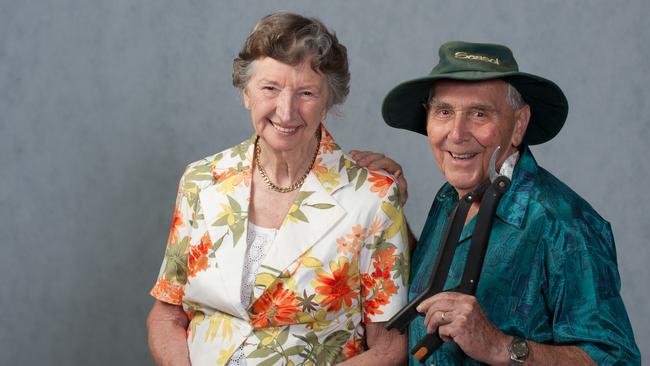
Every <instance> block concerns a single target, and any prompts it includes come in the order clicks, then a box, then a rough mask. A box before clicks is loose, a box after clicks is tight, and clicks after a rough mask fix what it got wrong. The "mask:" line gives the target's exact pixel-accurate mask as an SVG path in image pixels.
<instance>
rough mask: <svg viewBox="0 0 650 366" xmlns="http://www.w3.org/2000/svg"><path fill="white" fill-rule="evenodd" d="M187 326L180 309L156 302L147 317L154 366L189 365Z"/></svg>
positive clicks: (185, 316)
mask: <svg viewBox="0 0 650 366" xmlns="http://www.w3.org/2000/svg"><path fill="white" fill-rule="evenodd" d="M188 324H189V319H188V318H187V315H186V314H185V311H183V308H182V307H180V306H178V305H171V304H167V303H164V302H162V301H159V300H156V302H155V303H154V304H153V306H152V307H151V311H150V312H149V316H148V317H147V330H148V331H149V337H148V340H149V349H150V350H151V355H152V356H153V359H154V362H156V365H158V366H162V365H174V366H175V365H188V366H189V365H190V355H189V350H188V348H187V338H186V333H185V332H186V330H187V325H188Z"/></svg>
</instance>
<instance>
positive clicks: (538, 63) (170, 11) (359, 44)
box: [0, 0, 650, 365]
mask: <svg viewBox="0 0 650 366" xmlns="http://www.w3.org/2000/svg"><path fill="white" fill-rule="evenodd" d="M648 4H649V3H648V2H645V1H643V0H638V1H617V2H610V1H582V2H577V1H544V2H533V1H480V2H479V1H453V2H452V1H435V2H434V1H404V2H394V1H388V0H386V1H367V2H362V1H358V2H352V1H343V0H342V1H318V2H290V1H256V2H244V1H242V2H239V1H232V2H219V1H215V0H192V1H171V0H155V1H154V0H151V1H135V0H132V1H127V0H112V1H87V0H85V1H82V0H52V1H33V0H20V1H9V0H1V1H0V177H1V178H0V248H1V250H2V251H1V254H0V274H1V275H0V308H1V309H2V310H1V311H0V364H5V365H37V364H39V365H43V364H45V365H119V364H123V365H142V364H151V361H150V358H149V355H148V351H147V346H146V330H145V318H146V314H147V311H148V309H149V307H150V306H151V304H152V299H151V298H150V297H149V295H148V291H149V289H150V288H151V286H152V284H153V282H154V279H155V277H156V275H157V272H158V269H159V265H160V262H161V260H162V256H163V250H164V246H165V240H166V237H167V233H168V228H169V224H170V222H171V215H172V206H173V201H174V197H175V193H176V188H177V182H178V177H179V176H180V174H181V173H182V171H183V168H184V166H185V164H187V163H188V162H190V161H194V160H196V159H199V158H201V157H203V156H206V155H209V154H212V153H214V152H216V151H219V150H221V149H224V148H226V147H229V146H231V145H233V144H235V143H237V142H239V141H241V140H243V139H245V138H247V137H248V136H249V135H250V134H251V132H252V127H251V124H250V118H249V116H248V115H247V113H246V112H245V111H244V109H243V108H242V106H241V101H240V97H239V95H238V94H237V92H236V90H235V89H234V88H233V87H232V86H231V81H230V72H231V62H232V59H233V57H235V55H236V53H237V52H238V50H239V48H240V47H241V44H242V42H243V40H244V38H245V37H246V35H247V34H248V32H249V31H250V29H251V27H252V25H253V24H254V23H255V21H256V20H257V19H258V18H259V17H261V16H262V15H265V14H267V13H269V12H271V11H274V10H279V9H289V10H293V11H297V12H301V13H304V14H306V15H310V16H317V17H319V18H320V19H322V20H323V21H324V22H325V23H326V24H327V25H328V26H330V27H331V28H332V29H334V30H335V31H336V32H337V34H338V36H339V37H340V39H341V41H342V42H343V43H344V44H345V45H347V47H348V50H349V55H350V60H351V72H352V90H351V93H350V96H349V98H348V100H347V102H346V104H345V105H344V106H342V107H341V108H340V111H339V113H338V115H336V116H330V117H329V118H328V121H327V122H326V124H327V126H328V127H329V128H330V130H331V132H332V134H333V135H334V136H335V138H336V139H337V140H338V142H339V143H340V144H341V145H342V146H343V147H344V148H347V149H351V148H359V149H371V150H376V151H381V152H385V153H387V154H389V155H390V156H392V157H394V158H395V159H396V160H398V161H399V162H401V163H402V164H403V166H404V170H405V172H406V176H407V177H408V179H409V183H410V197H411V199H410V201H409V202H408V204H407V207H406V211H407V215H408V218H409V220H410V222H411V224H412V227H413V228H414V230H415V231H416V232H419V230H421V228H422V225H423V223H424V218H425V215H426V212H427V211H428V208H429V205H430V203H431V199H432V195H433V194H434V193H435V192H436V190H437V189H438V187H439V186H440V185H441V184H442V182H443V180H442V178H441V176H440V174H439V173H438V172H437V169H436V167H435V165H434V161H433V158H432V157H431V154H430V152H429V147H428V145H427V143H426V140H425V139H424V138H423V137H421V136H416V135H415V134H410V133H407V132H404V131H398V130H393V129H390V128H388V127H386V126H385V125H384V123H383V122H382V119H381V115H380V104H381V101H382V98H383V96H384V95H385V93H386V92H387V91H388V90H389V89H390V88H391V87H393V86H394V85H396V84H397V83H398V82H400V81H402V80H405V79H408V78H412V77H416V76H420V75H423V74H425V73H427V72H428V71H429V70H430V69H431V67H432V66H433V64H434V62H435V61H436V59H437V48H438V46H439V45H440V44H441V43H443V42H444V41H447V40H451V39H463V40H471V41H478V42H503V43H506V44H508V45H510V46H511V48H512V49H513V50H514V52H515V55H516V56H517V59H518V61H519V64H520V66H521V68H522V69H523V70H525V71H529V72H533V73H538V74H541V75H544V76H546V77H548V78H550V79H552V80H555V81H556V82H557V83H558V84H559V85H560V86H561V87H562V88H563V89H564V91H565V92H566V94H567V97H568V99H569V102H570V113H569V118H568V122H567V124H566V127H565V128H564V130H563V131H562V132H561V134H560V135H559V136H558V137H557V138H556V139H554V140H552V141H551V142H549V143H547V144H545V145H542V146H536V147H533V151H534V152H535V154H536V157H537V159H538V161H539V162H540V164H541V165H543V166H545V167H546V168H547V169H549V170H550V171H551V172H553V173H554V174H556V175H557V176H558V177H559V178H561V179H562V180H564V181H565V182H567V183H568V184H569V185H570V186H571V187H573V188H574V190H576V191H577V192H579V193H580V194H581V195H583V197H585V198H586V199H587V200H588V201H589V202H591V204H592V205H593V206H594V207H595V208H596V209H597V210H598V211H599V212H600V213H601V214H602V215H603V216H604V217H605V218H606V219H608V220H609V221H610V222H611V223H612V226H613V228H614V235H615V238H616V243H617V253H618V263H619V269H620V273H621V277H622V293H623V297H624V299H625V303H626V305H627V309H628V311H629V315H630V318H631V321H632V324H633V327H634V332H635V335H636V340H637V343H638V345H639V347H640V348H641V350H642V353H643V355H644V356H645V357H646V358H647V357H649V356H650V316H648V312H647V309H648V303H649V302H650V291H648V290H649V289H650V286H649V285H648V280H649V279H650V269H649V268H650V265H648V263H649V262H650V250H649V249H648V238H650V225H649V222H648V214H647V212H648V210H649V208H650V194H649V193H648V188H647V187H648V183H649V182H650V176H649V174H648V172H649V171H650V169H649V164H648V162H647V155H648V153H650V149H649V148H648V141H649V140H650V130H649V127H648V119H649V118H648V116H650V103H648V100H650V91H649V86H648V82H650V76H649V75H650V67H649V66H648V65H650V62H648V60H650V50H649V47H648V43H647V42H648V39H650V29H649V24H650V23H649V22H648V21H647V18H648V15H650V14H649V11H648V10H649V5H648Z"/></svg>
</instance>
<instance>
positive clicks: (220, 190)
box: [199, 137, 254, 319]
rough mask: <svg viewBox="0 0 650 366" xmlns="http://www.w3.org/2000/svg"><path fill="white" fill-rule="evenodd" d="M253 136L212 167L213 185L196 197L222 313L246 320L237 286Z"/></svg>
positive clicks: (246, 222) (248, 198)
mask: <svg viewBox="0 0 650 366" xmlns="http://www.w3.org/2000/svg"><path fill="white" fill-rule="evenodd" d="M252 141H254V137H253V138H251V139H250V140H247V141H245V142H244V143H242V144H240V145H237V146H235V147H234V148H232V149H230V150H228V151H226V152H225V154H226V156H225V157H224V162H223V163H221V164H218V165H217V166H215V168H214V169H213V171H212V174H213V176H214V178H215V180H214V184H212V185H211V186H209V187H207V188H205V189H203V190H201V192H200V193H199V197H200V199H201V207H202V209H203V215H204V220H205V224H206V226H207V230H208V233H209V235H210V238H211V240H212V243H213V248H214V249H213V252H214V256H213V258H210V267H211V268H212V270H214V271H215V272H216V274H217V276H218V278H220V281H219V284H215V287H218V294H217V296H218V297H220V300H221V301H220V305H222V306H223V308H222V309H223V310H226V309H228V310H229V312H230V313H231V314H233V315H235V316H238V317H240V318H243V319H248V314H247V312H246V310H245V309H244V308H243V306H242V305H241V299H240V287H241V286H240V285H241V278H242V267H243V263H244V255H245V253H246V229H247V227H248V205H249V200H250V193H251V179H250V177H251V161H252V154H253V145H252Z"/></svg>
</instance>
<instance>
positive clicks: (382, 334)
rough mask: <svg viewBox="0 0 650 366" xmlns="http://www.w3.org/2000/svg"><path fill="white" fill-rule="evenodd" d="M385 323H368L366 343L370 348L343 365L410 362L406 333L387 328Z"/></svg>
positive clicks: (379, 365)
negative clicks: (407, 353) (407, 354)
mask: <svg viewBox="0 0 650 366" xmlns="http://www.w3.org/2000/svg"><path fill="white" fill-rule="evenodd" d="M384 325H385V323H366V343H367V344H368V350H367V351H365V352H363V353H361V354H360V355H357V356H354V357H352V358H350V359H348V360H346V361H345V362H342V363H340V364H339V365H341V366H347V365H350V366H366V365H368V366H384V365H385V366H389V365H400V366H401V365H405V364H407V363H408V360H407V358H406V351H407V347H408V344H407V343H408V342H407V339H406V334H400V333H399V332H398V331H397V330H396V329H393V330H390V331H389V330H386V328H385V327H384Z"/></svg>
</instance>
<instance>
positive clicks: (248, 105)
mask: <svg viewBox="0 0 650 366" xmlns="http://www.w3.org/2000/svg"><path fill="white" fill-rule="evenodd" d="M241 96H242V99H243V100H244V108H246V109H247V110H249V111H250V110H251V97H250V96H248V89H247V88H244V89H242V91H241Z"/></svg>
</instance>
